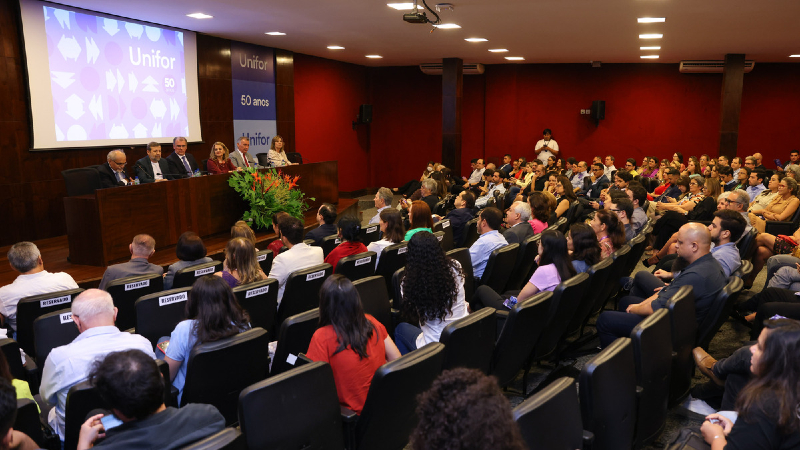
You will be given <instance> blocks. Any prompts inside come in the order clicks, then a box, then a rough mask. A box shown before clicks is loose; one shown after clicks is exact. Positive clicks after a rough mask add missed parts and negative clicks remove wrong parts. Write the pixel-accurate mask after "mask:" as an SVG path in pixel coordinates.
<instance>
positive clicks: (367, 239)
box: [358, 223, 381, 245]
mask: <svg viewBox="0 0 800 450" xmlns="http://www.w3.org/2000/svg"><path fill="white" fill-rule="evenodd" d="M380 238H381V226H380V224H378V223H371V224H369V225H367V226H365V227H362V228H361V231H360V232H359V238H358V239H359V240H360V241H361V243H362V244H364V245H369V244H371V243H373V242H375V241H378V240H380Z"/></svg>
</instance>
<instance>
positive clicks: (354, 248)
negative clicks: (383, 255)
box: [325, 216, 367, 272]
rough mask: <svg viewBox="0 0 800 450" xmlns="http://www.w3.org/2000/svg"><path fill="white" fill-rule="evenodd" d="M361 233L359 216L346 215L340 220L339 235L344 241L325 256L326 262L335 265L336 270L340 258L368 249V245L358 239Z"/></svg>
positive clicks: (334, 269)
mask: <svg viewBox="0 0 800 450" xmlns="http://www.w3.org/2000/svg"><path fill="white" fill-rule="evenodd" d="M360 234H361V223H360V222H359V220H358V218H356V217H353V216H345V217H342V218H341V219H340V220H339V237H340V238H342V243H341V244H339V245H338V246H336V248H334V249H333V250H332V251H331V252H330V253H328V256H327V257H326V258H325V262H326V263H328V264H330V265H331V266H333V271H334V272H336V264H338V263H339V260H340V259H342V258H344V257H346V256H352V255H357V254H359V253H364V252H366V251H367V247H366V246H365V245H364V244H362V243H361V242H360V241H359V240H358V239H359V235H360Z"/></svg>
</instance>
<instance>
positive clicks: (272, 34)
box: [264, 31, 286, 36]
mask: <svg viewBox="0 0 800 450" xmlns="http://www.w3.org/2000/svg"><path fill="white" fill-rule="evenodd" d="M264 34H268V35H270V36H286V33H281V32H280V31H268V32H266V33H264Z"/></svg>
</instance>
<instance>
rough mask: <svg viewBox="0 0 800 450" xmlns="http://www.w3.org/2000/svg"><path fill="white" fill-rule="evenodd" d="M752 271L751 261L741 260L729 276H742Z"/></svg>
mask: <svg viewBox="0 0 800 450" xmlns="http://www.w3.org/2000/svg"><path fill="white" fill-rule="evenodd" d="M752 272H753V263H751V262H750V261H742V265H741V266H739V268H738V269H736V272H733V273H732V274H731V276H734V277H739V278H744V277H746V276H748V275H750V274H751V273H752Z"/></svg>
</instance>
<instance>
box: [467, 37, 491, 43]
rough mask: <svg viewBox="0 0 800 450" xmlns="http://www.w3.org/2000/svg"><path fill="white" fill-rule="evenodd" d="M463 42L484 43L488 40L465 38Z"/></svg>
mask: <svg viewBox="0 0 800 450" xmlns="http://www.w3.org/2000/svg"><path fill="white" fill-rule="evenodd" d="M464 40H465V41H467V42H486V41H488V39H484V38H466V39H464Z"/></svg>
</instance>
